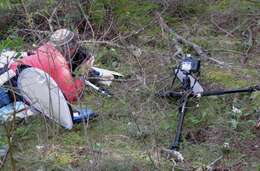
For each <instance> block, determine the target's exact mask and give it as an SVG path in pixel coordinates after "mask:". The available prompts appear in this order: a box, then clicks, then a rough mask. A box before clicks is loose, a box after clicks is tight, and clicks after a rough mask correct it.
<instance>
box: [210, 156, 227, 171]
mask: <svg viewBox="0 0 260 171" xmlns="http://www.w3.org/2000/svg"><path fill="white" fill-rule="evenodd" d="M222 158H223V156H222V155H221V156H220V157H218V158H217V159H216V160H214V161H213V162H211V163H210V164H209V165H208V166H207V171H213V170H214V168H213V167H214V166H216V165H217V164H218V163H219V162H220V161H221V159H222Z"/></svg>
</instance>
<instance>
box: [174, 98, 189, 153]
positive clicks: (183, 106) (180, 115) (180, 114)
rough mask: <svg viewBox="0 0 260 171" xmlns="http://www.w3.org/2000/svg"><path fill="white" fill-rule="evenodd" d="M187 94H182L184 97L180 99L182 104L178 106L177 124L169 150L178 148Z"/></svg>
mask: <svg viewBox="0 0 260 171" xmlns="http://www.w3.org/2000/svg"><path fill="white" fill-rule="evenodd" d="M188 96H189V95H185V96H184V98H183V100H182V106H181V107H180V108H179V114H178V125H177V129H176V135H175V138H174V140H173V143H172V145H171V150H178V149H179V146H180V141H181V134H182V127H183V122H184V117H185V112H186V106H187V103H188Z"/></svg>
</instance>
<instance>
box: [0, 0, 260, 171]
mask: <svg viewBox="0 0 260 171" xmlns="http://www.w3.org/2000/svg"><path fill="white" fill-rule="evenodd" d="M125 2H126V3H127V1H125ZM191 2H192V1H190V2H189V3H191ZM103 3H104V2H103V1H97V4H94V5H93V6H91V12H90V14H92V13H93V15H95V16H92V17H93V18H92V20H91V22H93V23H95V24H96V25H97V26H99V29H102V28H101V25H102V22H104V21H105V20H104V17H105V16H104V14H103V13H102V12H103V8H105V6H104V4H103ZM123 3H124V1H122V2H121V1H120V3H119V6H116V5H115V6H112V7H113V8H112V7H111V10H114V12H115V15H116V16H117V17H118V20H117V22H118V23H117V26H118V29H119V31H120V32H121V33H122V34H125V35H127V33H129V32H130V33H131V32H132V29H135V28H139V27H140V25H145V24H147V23H149V22H147V21H149V20H152V19H153V17H152V12H151V11H153V10H156V9H159V8H160V6H159V5H158V4H149V3H148V2H147V3H146V2H145V3H144V6H145V9H143V10H144V11H143V12H142V8H141V7H140V3H141V2H139V1H138V3H134V2H131V5H130V6H124V5H123ZM230 3H231V1H226V0H225V1H221V3H216V4H213V5H211V6H210V7H208V9H205V6H204V8H202V6H201V5H198V6H189V5H188V6H185V5H184V6H181V7H179V8H180V9H179V10H180V12H179V13H181V14H180V15H188V16H190V17H187V18H185V17H184V18H185V19H183V18H181V17H182V16H178V15H177V12H176V11H175V12H173V11H166V13H164V14H163V17H164V18H165V19H166V21H167V22H168V24H169V25H170V26H172V27H173V28H174V30H175V31H177V32H178V33H180V34H182V35H184V36H187V37H188V39H189V40H192V41H193V42H195V43H197V44H199V45H200V46H202V47H204V48H205V49H207V50H208V51H209V52H210V53H211V54H212V56H213V57H214V58H216V59H218V60H220V61H224V62H225V63H226V64H228V65H229V66H225V67H223V66H219V65H216V64H214V63H210V62H208V61H206V60H205V59H202V69H201V72H202V73H201V82H202V84H203V86H205V87H206V89H224V88H238V87H244V86H246V87H247V86H251V85H254V84H257V83H259V81H260V77H259V65H258V63H259V62H260V61H259V58H258V57H259V54H258V53H257V52H256V51H257V50H253V51H252V53H250V54H249V55H250V58H249V60H248V63H247V64H243V65H241V58H242V55H241V53H243V48H244V46H245V45H244V41H243V39H242V38H241V36H240V35H238V34H234V37H229V36H226V35H225V34H224V33H222V32H219V30H218V31H216V28H215V26H214V25H212V23H210V22H209V20H208V19H207V13H210V12H212V11H213V12H214V11H217V12H219V10H221V11H227V9H228V8H229V7H230V5H228V4H230ZM248 3H249V2H248ZM248 3H246V5H248V6H250V3H249V4H248ZM120 4H121V6H120ZM101 7H102V10H100V8H101ZM119 7H120V8H119ZM132 8H134V9H132ZM236 8H238V7H236ZM121 10H124V11H121ZM243 11H244V10H243ZM125 13H126V14H127V15H124V16H121V15H123V14H125ZM148 14H149V15H148ZM150 14H151V15H150ZM190 14H194V15H190ZM144 15H145V17H143V18H142V16H144ZM130 18H131V19H132V18H133V19H134V21H135V22H136V23H137V24H136V25H131V22H130V21H129V19H130ZM241 20H242V19H241ZM232 24H233V25H234V26H235V24H236V23H232ZM230 28H232V27H230ZM230 28H227V29H230ZM241 29H243V28H241ZM183 30H184V31H183ZM165 36H166V37H167V36H169V35H167V33H165V32H161V28H160V27H159V25H158V24H153V25H150V26H149V27H146V28H145V29H144V31H143V32H141V33H139V34H138V35H135V36H134V37H133V38H132V37H131V38H129V39H127V41H126V42H125V43H126V44H127V46H135V50H136V51H137V52H138V50H140V52H141V55H140V56H139V55H137V56H134V55H133V54H132V53H135V52H132V53H130V52H129V51H127V50H125V49H120V48H117V47H109V46H106V47H103V46H99V47H96V46H95V47H93V48H94V49H93V52H95V55H96V65H98V66H101V67H105V68H110V69H113V70H116V71H119V72H122V73H123V74H125V75H127V76H128V77H130V79H132V80H131V81H126V82H115V83H113V85H112V87H111V88H110V89H111V92H112V93H113V94H114V96H113V97H112V98H106V97H102V96H99V95H97V94H95V93H93V92H90V91H88V90H86V95H85V97H84V99H83V101H82V104H83V105H87V106H88V107H90V108H92V109H93V110H94V111H96V112H97V113H99V117H98V118H97V119H95V120H94V121H90V122H89V123H81V124H78V125H75V126H74V128H73V129H72V130H70V131H68V130H64V129H63V128H61V127H59V126H57V125H56V124H54V123H52V122H51V121H49V120H44V119H43V117H40V116H35V117H32V118H30V119H29V120H28V121H27V122H24V123H22V124H19V125H18V127H17V129H16V133H15V138H14V145H15V156H14V157H15V159H16V161H17V167H18V169H19V170H26V171H27V170H171V168H172V167H173V163H172V162H171V161H169V160H167V159H165V158H163V157H161V156H160V155H159V152H158V151H159V150H158V149H160V148H161V147H169V145H170V143H171V141H172V138H173V137H174V134H175V127H176V125H177V111H178V106H177V101H176V100H175V99H171V100H166V99H160V98H158V97H156V96H155V93H156V92H157V91H159V90H160V89H162V88H164V87H170V84H171V77H170V74H171V72H172V67H173V66H174V65H176V59H174V58H172V57H171V55H172V54H174V50H173V47H172V46H171V43H170V42H169V40H168V39H166V38H165ZM259 41H260V40H259V36H258V37H257V40H256V42H258V43H259ZM258 45H259V44H258ZM183 49H184V51H185V52H188V53H194V51H193V50H192V49H191V48H190V47H186V46H183ZM233 107H236V108H237V109H239V110H241V113H235V112H234V111H233V110H232V108H233ZM259 109H260V94H259V93H253V94H243V95H229V96H222V97H205V98H204V97H203V98H201V99H191V100H190V103H189V107H188V112H187V115H186V118H185V123H184V131H183V142H182V145H181V149H180V152H182V153H183V155H184V157H185V162H184V163H178V164H177V165H176V170H196V169H199V168H200V169H205V167H206V166H207V165H208V164H210V163H211V162H212V161H214V160H215V159H216V158H218V157H219V156H220V155H223V152H224V149H223V144H224V143H229V144H230V152H228V153H227V154H225V155H224V159H222V160H221V162H220V164H219V165H218V166H217V168H220V169H231V170H239V169H242V170H259V169H260V165H259V160H260V150H259V148H260V132H259V130H258V129H256V128H255V127H254V126H255V123H256V120H257V118H258V117H259ZM1 133H4V131H3V128H1ZM1 137H3V136H1ZM2 142H4V140H2V138H1V141H0V143H2ZM10 167H11V166H10V163H9V161H7V164H6V166H5V168H4V170H10Z"/></svg>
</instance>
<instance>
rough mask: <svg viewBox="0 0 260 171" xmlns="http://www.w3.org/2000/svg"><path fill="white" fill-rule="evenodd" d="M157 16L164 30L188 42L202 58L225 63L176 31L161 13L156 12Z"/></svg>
mask: <svg viewBox="0 0 260 171" xmlns="http://www.w3.org/2000/svg"><path fill="white" fill-rule="evenodd" d="M156 17H157V19H158V22H159V24H160V25H161V27H162V28H164V30H166V31H167V32H168V33H170V34H172V35H173V36H174V37H175V39H176V41H177V42H180V43H184V44H186V45H188V46H190V47H192V48H193V49H194V50H195V51H196V53H197V54H198V55H199V56H201V57H202V58H204V59H208V60H210V61H213V62H215V63H217V64H219V65H225V63H224V62H222V61H219V60H217V59H215V58H212V57H209V56H208V55H207V53H206V52H205V51H204V50H203V48H202V47H200V46H199V45H197V44H195V43H193V42H191V41H189V40H187V39H185V38H184V37H182V36H180V35H179V34H177V33H176V32H174V31H173V30H172V29H171V28H170V27H169V26H168V25H167V24H166V23H165V22H164V20H163V18H162V17H161V15H160V14H159V13H156Z"/></svg>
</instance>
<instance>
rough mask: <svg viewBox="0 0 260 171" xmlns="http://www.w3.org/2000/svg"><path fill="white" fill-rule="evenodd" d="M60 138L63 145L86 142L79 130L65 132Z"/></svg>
mask: <svg viewBox="0 0 260 171" xmlns="http://www.w3.org/2000/svg"><path fill="white" fill-rule="evenodd" d="M62 139H63V144H64V145H83V144H84V143H85V142H86V140H85V137H84V136H82V135H80V133H79V132H66V133H65V134H64V135H63V138H62Z"/></svg>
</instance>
